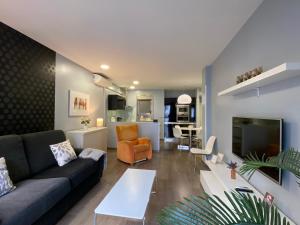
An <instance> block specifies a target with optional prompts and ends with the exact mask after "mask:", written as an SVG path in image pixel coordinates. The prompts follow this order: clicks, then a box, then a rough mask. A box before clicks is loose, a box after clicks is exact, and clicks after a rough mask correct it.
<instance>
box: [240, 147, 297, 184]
mask: <svg viewBox="0 0 300 225" xmlns="http://www.w3.org/2000/svg"><path fill="white" fill-rule="evenodd" d="M261 167H273V168H280V169H283V170H287V171H289V172H291V173H293V174H294V175H295V176H296V177H297V179H298V180H297V183H298V184H299V185H300V152H298V151H296V150H295V149H293V148H290V149H288V150H286V151H283V152H281V153H280V154H279V155H277V156H274V157H270V158H267V159H265V158H264V157H263V158H262V159H260V158H259V157H258V156H257V155H256V154H255V155H252V154H251V155H249V156H248V158H247V159H246V160H245V161H244V164H243V165H242V167H241V168H240V171H239V172H240V173H241V174H242V175H244V174H246V175H248V176H249V178H248V179H251V177H252V175H253V174H254V172H255V171H256V170H258V169H260V168H261Z"/></svg>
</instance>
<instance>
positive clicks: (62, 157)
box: [50, 140, 77, 166]
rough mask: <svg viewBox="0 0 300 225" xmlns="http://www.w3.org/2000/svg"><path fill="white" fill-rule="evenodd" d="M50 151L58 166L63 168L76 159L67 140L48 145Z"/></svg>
mask: <svg viewBox="0 0 300 225" xmlns="http://www.w3.org/2000/svg"><path fill="white" fill-rule="evenodd" d="M50 149H51V151H52V153H53V155H54V158H55V159H56V161H57V164H58V165H59V166H63V165H66V164H68V163H69V162H71V161H72V160H74V159H76V158H77V155H76V153H75V151H74V149H73V147H72V146H71V143H70V141H69V140H66V141H63V142H60V143H57V144H54V145H50Z"/></svg>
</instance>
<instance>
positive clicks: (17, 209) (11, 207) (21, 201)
mask: <svg viewBox="0 0 300 225" xmlns="http://www.w3.org/2000/svg"><path fill="white" fill-rule="evenodd" d="M16 186H17V188H16V189H15V190H14V191H13V192H11V193H9V194H7V195H4V196H2V197H1V198H0V221H1V225H31V224H33V223H34V222H35V221H36V220H38V219H39V218H40V217H41V216H42V215H43V214H45V213H46V212H47V211H48V210H49V209H50V208H52V207H53V206H54V205H55V204H56V203H57V202H58V201H60V200H62V199H63V198H64V197H65V196H66V195H67V194H68V193H69V192H70V190H71V187H70V183H69V181H68V179H67V178H52V179H41V180H32V179H29V180H25V181H22V182H20V183H18V184H17V185H16Z"/></svg>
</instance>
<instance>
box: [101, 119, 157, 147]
mask: <svg viewBox="0 0 300 225" xmlns="http://www.w3.org/2000/svg"><path fill="white" fill-rule="evenodd" d="M132 123H136V124H138V127H139V137H148V138H150V139H151V143H152V149H153V150H155V151H159V150H160V123H159V122H108V123H107V128H108V147H109V148H117V138H116V126H118V125H127V124H132Z"/></svg>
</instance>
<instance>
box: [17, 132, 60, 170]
mask: <svg viewBox="0 0 300 225" xmlns="http://www.w3.org/2000/svg"><path fill="white" fill-rule="evenodd" d="M22 139H23V142H24V149H25V153H26V155H27V158H28V162H29V167H30V170H31V172H32V173H33V174H36V173H38V172H40V171H43V170H45V169H47V168H50V167H52V166H55V165H57V162H56V160H55V158H54V156H53V154H52V152H51V150H50V147H49V145H52V144H56V143H59V142H63V141H65V140H66V137H65V134H64V132H63V131H61V130H52V131H43V132H38V133H31V134H24V135H22Z"/></svg>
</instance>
